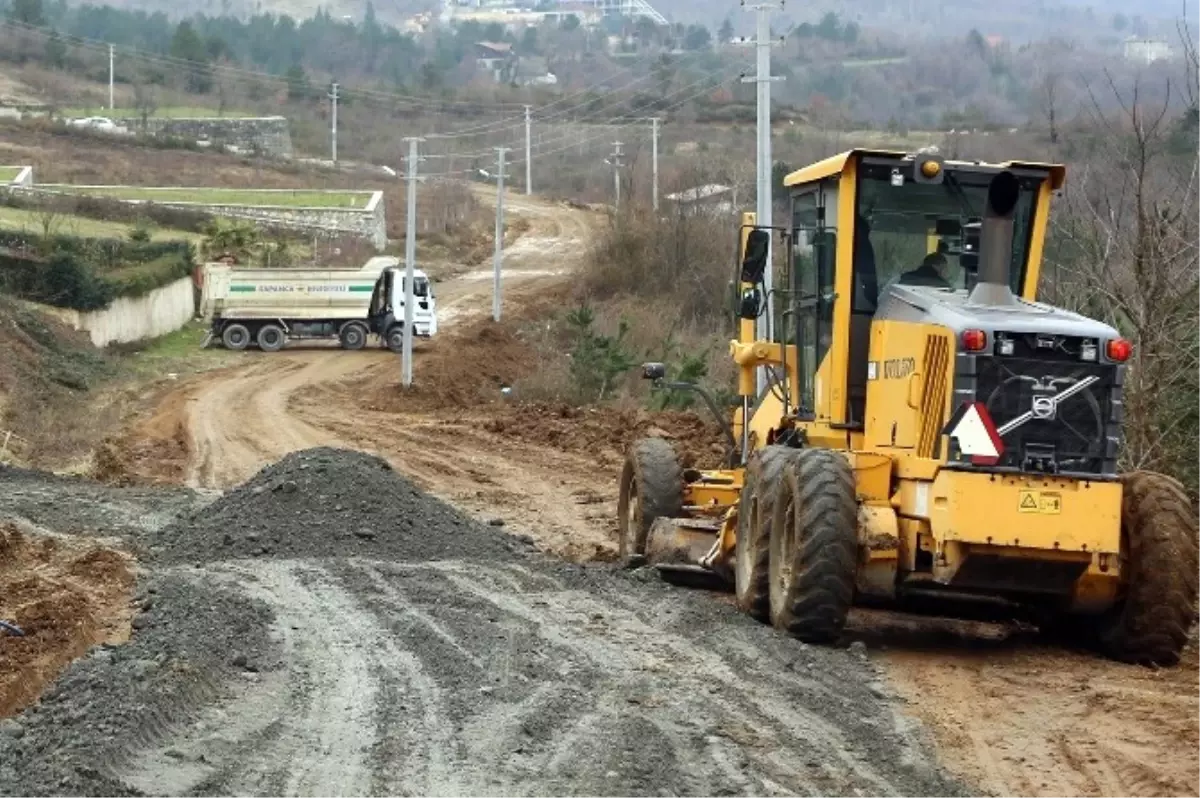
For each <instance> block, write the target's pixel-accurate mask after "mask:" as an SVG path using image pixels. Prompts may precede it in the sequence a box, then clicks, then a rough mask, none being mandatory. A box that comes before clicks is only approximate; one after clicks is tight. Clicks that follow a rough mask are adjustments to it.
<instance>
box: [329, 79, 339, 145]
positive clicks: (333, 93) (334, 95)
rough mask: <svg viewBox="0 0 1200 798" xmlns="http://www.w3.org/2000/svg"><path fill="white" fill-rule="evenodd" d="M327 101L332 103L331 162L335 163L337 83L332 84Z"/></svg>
mask: <svg viewBox="0 0 1200 798" xmlns="http://www.w3.org/2000/svg"><path fill="white" fill-rule="evenodd" d="M329 99H330V100H332V101H333V126H332V130H333V137H332V139H331V143H332V147H331V149H332V152H333V162H334V163H337V103H338V85H337V81H336V80H335V81H334V82H333V89H332V90H331V91H330V92H329Z"/></svg>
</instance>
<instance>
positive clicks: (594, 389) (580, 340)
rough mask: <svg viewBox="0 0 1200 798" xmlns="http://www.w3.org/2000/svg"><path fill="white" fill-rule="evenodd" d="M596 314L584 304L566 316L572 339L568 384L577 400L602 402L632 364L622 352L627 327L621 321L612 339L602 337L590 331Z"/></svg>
mask: <svg viewBox="0 0 1200 798" xmlns="http://www.w3.org/2000/svg"><path fill="white" fill-rule="evenodd" d="M595 320H596V314H595V312H594V311H593V310H592V308H591V307H590V306H589V305H588V304H587V303H582V304H580V306H579V307H577V308H575V309H574V310H572V311H571V312H570V313H568V314H567V316H566V322H567V325H568V327H569V329H570V336H571V339H572V346H571V366H570V373H571V382H572V385H573V387H574V389H575V391H576V393H577V394H578V396H579V398H580V399H581V400H583V401H588V402H593V401H594V402H602V401H604V399H605V397H606V396H607V395H608V393H609V391H610V389H611V388H612V386H613V383H614V382H615V381H616V379H617V378H618V377H620V376H622V375H624V374H625V373H626V372H628V371H629V370H630V369H632V368H633V367H634V366H635V365H636V364H637V360H636V359H635V358H634V356H633V353H632V352H630V351H629V350H628V349H627V348H626V340H625V339H626V336H627V335H628V334H629V324H628V323H627V322H626V321H625V320H623V319H622V320H621V322H620V324H619V325H618V329H617V334H616V335H602V334H600V333H597V332H596V330H595V329H594V328H593V323H594V322H595Z"/></svg>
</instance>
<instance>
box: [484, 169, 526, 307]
mask: <svg viewBox="0 0 1200 798" xmlns="http://www.w3.org/2000/svg"><path fill="white" fill-rule="evenodd" d="M506 152H508V148H507V147H497V148H496V163H497V167H496V249H495V251H494V252H493V253H492V321H500V262H501V261H502V260H503V259H504V153H506ZM526 163H527V164H528V161H526Z"/></svg>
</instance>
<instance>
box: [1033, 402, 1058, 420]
mask: <svg viewBox="0 0 1200 798" xmlns="http://www.w3.org/2000/svg"><path fill="white" fill-rule="evenodd" d="M1056 400H1057V397H1055V396H1035V397H1033V408H1032V409H1033V417H1034V418H1036V419H1039V420H1041V421H1051V420H1053V419H1054V417H1055V416H1057V415H1058V402H1057V401H1056Z"/></svg>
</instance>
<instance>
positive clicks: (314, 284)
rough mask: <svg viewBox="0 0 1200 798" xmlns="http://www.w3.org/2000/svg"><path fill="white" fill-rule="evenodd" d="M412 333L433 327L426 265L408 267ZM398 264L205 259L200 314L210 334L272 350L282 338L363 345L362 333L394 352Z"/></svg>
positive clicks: (233, 344) (426, 333) (400, 310)
mask: <svg viewBox="0 0 1200 798" xmlns="http://www.w3.org/2000/svg"><path fill="white" fill-rule="evenodd" d="M413 276H414V279H413V298H414V299H415V306H414V308H413V335H415V336H418V337H422V338H432V337H433V336H434V335H435V334H436V333H437V299H436V297H435V296H434V292H433V286H432V284H431V283H430V280H429V278H428V276H427V275H426V274H425V272H423V271H421V270H419V269H417V270H414V272H413ZM404 277H405V270H404V267H402V266H400V265H399V261H398V259H396V258H389V257H376V258H372V259H371V260H369V261H367V263H366V264H365V265H364V266H363V267H362V268H361V269H335V270H329V269H245V268H238V267H235V266H229V265H225V264H220V263H210V264H206V265H205V268H204V278H203V279H204V284H203V287H202V289H201V302H200V308H201V316H202V318H205V319H207V320H210V321H211V326H210V330H209V339H210V340H212V341H220V342H221V343H222V344H223V345H224V346H225V348H227V349H235V350H242V349H246V348H247V347H249V346H250V345H251V344H256V345H257V346H258V348H259V349H261V350H262V351H264V352H275V351H278V350H280V349H282V348H283V347H284V345H285V344H286V343H287V342H288V341H289V340H296V339H309V340H313V339H318V340H319V339H336V340H338V341H340V342H341V345H342V347H343V348H344V349H362V348H363V347H364V346H365V345H366V343H367V339H368V336H370V335H375V336H377V337H378V339H379V341H380V342H381V344H382V345H384V346H387V347H388V348H390V349H391V350H393V351H395V352H399V351H401V350H402V348H403V344H404V290H405V285H404Z"/></svg>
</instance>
